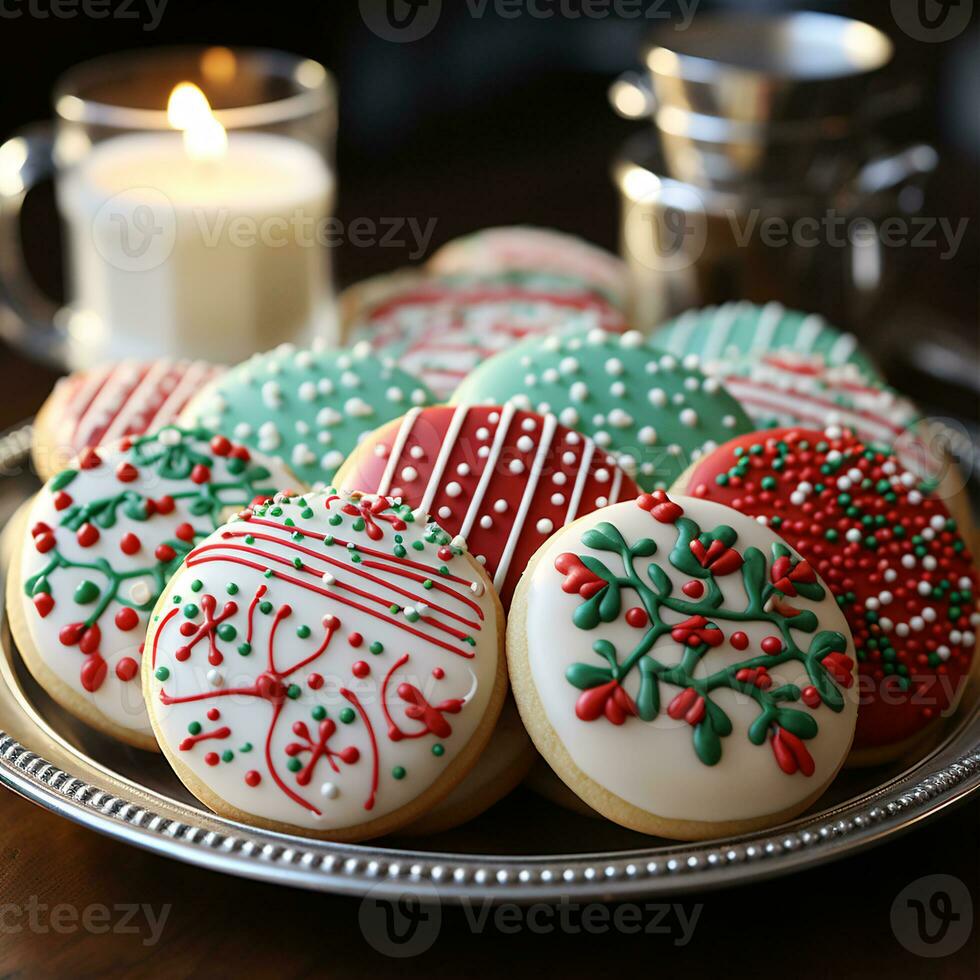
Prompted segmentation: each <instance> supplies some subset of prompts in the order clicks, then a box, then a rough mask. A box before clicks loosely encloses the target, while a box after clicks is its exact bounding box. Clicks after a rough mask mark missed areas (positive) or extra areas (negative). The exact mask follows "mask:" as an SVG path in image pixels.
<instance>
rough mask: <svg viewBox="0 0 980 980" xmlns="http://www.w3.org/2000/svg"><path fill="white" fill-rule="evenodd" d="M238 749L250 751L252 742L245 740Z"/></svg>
mask: <svg viewBox="0 0 980 980" xmlns="http://www.w3.org/2000/svg"><path fill="white" fill-rule="evenodd" d="M238 751H239V752H251V751H252V743H251V742H246V743H245V744H244V745H243V746H242V747H241V748H240V749H239V750H238Z"/></svg>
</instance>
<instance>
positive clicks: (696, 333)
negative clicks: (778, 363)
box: [653, 303, 882, 380]
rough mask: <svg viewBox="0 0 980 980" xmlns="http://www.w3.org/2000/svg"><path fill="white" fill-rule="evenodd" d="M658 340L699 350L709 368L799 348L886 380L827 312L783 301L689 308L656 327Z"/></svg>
mask: <svg viewBox="0 0 980 980" xmlns="http://www.w3.org/2000/svg"><path fill="white" fill-rule="evenodd" d="M653 342H654V343H655V344H656V345H657V346H658V347H659V348H660V349H661V350H664V351H667V353H669V354H676V355H677V356H678V357H683V356H684V355H685V354H697V355H698V356H699V357H700V358H701V360H702V361H703V362H704V364H705V366H706V367H709V368H710V367H712V366H714V365H716V364H717V363H718V362H728V363H731V362H734V361H739V360H741V359H742V358H744V357H745V355H747V354H756V353H759V352H766V353H768V352H771V351H794V352H795V353H797V354H808V355H809V354H818V355H820V356H821V357H822V358H823V361H824V363H825V364H826V365H827V366H829V367H836V366H837V365H840V364H855V365H857V366H858V367H859V368H860V369H861V370H862V371H863V372H864V373H865V374H867V375H868V376H869V377H871V378H875V379H877V380H882V379H881V376H880V374H879V372H878V369H877V368H876V367H875V365H874V363H873V362H872V361H871V359H870V358H869V357H868V356H867V355H866V354H865V353H864V352H863V351H862V350H861V349H860V347H859V346H858V342H857V338H856V337H855V336H854V335H853V334H850V333H843V332H842V331H840V330H838V329H837V328H836V327H832V326H831V325H830V324H829V323H827V321H826V320H824V318H823V317H822V316H818V315H817V314H815V313H800V312H798V311H796V310H787V309H786V308H785V307H784V306H782V305H781V304H779V303H766V305H765V306H756V305H754V304H753V303H724V304H722V305H721V306H706V307H704V308H703V309H700V310H688V311H687V312H686V313H682V314H681V315H680V316H679V317H676V318H675V319H673V320H668V321H667V323H665V324H664V325H663V326H661V327H659V328H658V329H657V330H655V331H654V334H653Z"/></svg>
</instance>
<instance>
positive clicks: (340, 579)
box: [143, 490, 506, 840]
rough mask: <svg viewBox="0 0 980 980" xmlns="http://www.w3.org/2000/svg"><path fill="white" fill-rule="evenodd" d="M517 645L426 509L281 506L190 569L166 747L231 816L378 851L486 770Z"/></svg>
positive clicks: (177, 620) (309, 500)
mask: <svg viewBox="0 0 980 980" xmlns="http://www.w3.org/2000/svg"><path fill="white" fill-rule="evenodd" d="M502 631H503V614H502V612H501V610H500V603H499V601H498V599H497V597H496V595H495V593H494V591H493V589H492V587H491V585H490V582H489V580H488V579H487V578H486V577H485V575H484V573H483V571H482V570H481V569H480V566H479V565H478V564H477V563H476V562H474V561H473V560H472V559H471V558H470V557H469V556H468V555H467V553H466V552H465V550H464V549H463V548H461V547H460V546H458V545H457V544H454V543H453V542H452V540H451V538H450V535H449V534H447V533H446V532H444V531H443V530H441V529H440V528H439V527H437V526H436V525H434V524H426V523H424V522H419V521H416V520H415V519H414V517H413V514H412V512H411V510H410V509H409V508H408V507H405V506H397V505H393V504H392V502H391V501H389V500H387V499H385V498H380V497H367V496H360V495H350V494H345V493H337V492H335V491H333V490H327V491H322V492H317V493H311V494H308V495H306V496H302V497H291V498H290V497H285V496H282V495H280V496H277V497H276V498H275V500H274V502H273V503H271V504H268V505H265V506H259V507H254V508H252V509H251V510H249V511H245V512H244V513H242V514H240V515H239V516H238V517H237V518H236V519H235V520H233V521H231V522H230V523H229V524H226V525H225V526H223V527H221V528H219V529H218V530H217V531H216V532H215V533H214V534H213V535H211V537H209V538H208V539H206V540H205V541H203V542H201V543H200V544H198V545H197V547H196V548H195V549H194V550H193V551H192V552H191V553H190V554H189V555H188V556H187V559H186V560H185V562H184V565H183V567H182V568H181V569H180V571H179V572H178V573H177V574H176V575H175V576H174V577H173V578H172V579H171V581H170V584H169V585H168V587H167V590H166V592H165V594H164V595H163V596H162V598H161V600H160V602H159V604H158V606H157V608H156V610H155V612H154V616H153V622H152V624H151V627H150V630H149V633H148V635H147V657H146V658H145V662H144V666H143V689H144V694H145V696H146V702H147V705H148V707H149V710H150V717H151V720H152V722H153V728H154V731H155V732H156V735H157V738H158V740H159V742H160V747H161V748H162V750H163V752H164V753H165V754H166V756H167V758H168V760H169V761H170V763H171V764H172V765H173V767H174V770H175V771H176V773H177V775H178V776H179V777H180V778H181V780H182V781H183V782H184V783H185V785H186V786H187V787H188V788H189V789H190V790H191V792H192V793H194V794H195V796H197V797H198V798H199V799H201V800H202V801H203V802H205V803H206V804H208V805H209V806H210V807H212V808H213V809H214V810H215V811H216V812H218V813H221V814H223V815H225V816H229V817H233V818H235V819H239V820H243V821H247V822H249V823H255V824H259V825H261V826H265V827H271V828H273V829H277V830H284V831H293V832H295V831H299V832H302V833H312V834H314V835H317V836H323V837H329V838H332V839H337V840H360V839H363V838H367V837H374V836H378V835H380V834H383V833H387V832H388V831H393V830H396V829H398V828H399V827H400V826H402V825H404V824H406V823H409V822H411V821H412V820H414V819H416V818H418V817H419V816H421V815H422V814H423V813H425V812H426V811H427V810H428V809H430V808H431V807H432V806H433V805H435V804H436V803H438V801H439V800H440V799H441V798H442V797H443V796H445V795H446V794H447V793H448V792H450V790H451V789H452V788H453V787H454V786H455V785H456V784H457V783H458V782H459V780H460V779H461V778H462V777H463V776H464V775H465V774H466V773H467V771H469V769H470V768H471V767H472V765H473V764H474V762H475V761H476V758H477V756H478V755H479V754H480V752H481V750H482V749H483V747H484V745H485V744H486V741H487V739H488V738H489V737H490V733H491V731H492V729H493V726H494V723H495V722H496V720H497V716H498V714H499V712H500V708H501V704H502V702H503V698H504V694H505V690H506V672H505V670H504V660H503V653H502V640H503V633H502Z"/></svg>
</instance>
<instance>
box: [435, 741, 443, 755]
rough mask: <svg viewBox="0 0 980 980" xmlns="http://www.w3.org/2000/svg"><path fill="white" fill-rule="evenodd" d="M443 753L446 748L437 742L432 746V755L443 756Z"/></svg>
mask: <svg viewBox="0 0 980 980" xmlns="http://www.w3.org/2000/svg"><path fill="white" fill-rule="evenodd" d="M445 752H446V747H445V746H444V745H440V744H439V743H438V742H436V744H435V745H433V746H432V754H433V755H444V754H445Z"/></svg>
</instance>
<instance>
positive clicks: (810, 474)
mask: <svg viewBox="0 0 980 980" xmlns="http://www.w3.org/2000/svg"><path fill="white" fill-rule="evenodd" d="M686 487H687V492H689V493H692V494H694V495H695V496H697V497H699V498H703V499H706V500H716V501H720V502H722V503H725V504H729V505H731V506H732V507H734V508H736V509H737V510H740V511H742V512H743V513H745V514H749V515H751V516H752V517H754V518H757V519H758V520H760V521H763V522H766V523H768V524H769V525H770V526H771V527H772V528H773V530H775V531H778V532H779V534H781V535H782V536H783V537H784V538H785V539H786V540H787V541H788V542H789V543H790V544H792V545H793V547H795V548H797V549H798V550H799V551H800V553H801V554H803V555H804V556H805V557H806V558H807V559H808V560H809V561H810V562H811V564H812V565H813V567H814V568H815V569H817V571H818V572H819V573H820V574H821V575H822V576H823V577H824V578H825V579H826V581H827V583H828V585H829V586H830V588H831V590H832V591H833V592H834V594H835V595H836V596H837V599H838V602H839V603H840V605H841V609H842V610H843V611H844V614H845V615H846V616H847V621H848V623H849V624H850V627H851V631H852V633H853V636H854V644H855V647H856V649H857V658H858V662H859V666H860V675H861V695H862V700H861V712H860V715H859V718H858V728H857V736H856V738H855V742H854V746H855V756H854V760H852V761H857V762H858V763H861V762H877V761H884V760H885V759H888V758H891V757H893V756H895V755H899V754H901V753H902V752H903V751H904V750H905V749H906V748H907V747H909V746H910V745H912V744H914V743H915V742H916V741H917V740H918V739H920V738H922V737H923V736H924V735H925V733H926V732H927V730H929V729H930V728H931V727H932V725H933V723H935V722H936V721H937V720H938V719H940V718H941V717H943V716H945V715H947V714H949V713H950V712H951V711H952V710H953V709H954V708H955V706H956V704H957V702H958V701H959V698H960V695H961V694H962V691H963V687H964V685H965V683H966V679H967V677H968V675H969V672H970V664H971V661H972V660H973V656H974V652H975V649H976V628H977V623H978V622H980V617H978V615H977V611H976V596H977V578H976V571H975V569H974V567H973V563H972V559H971V557H970V554H969V552H968V550H967V548H966V545H965V543H964V541H963V539H962V538H961V536H960V535H959V533H958V530H957V526H956V522H955V521H954V520H953V519H952V518H951V517H950V516H949V513H948V511H947V510H946V508H945V507H944V505H943V504H942V502H941V501H940V500H939V499H937V498H936V497H935V496H932V495H931V494H930V493H929V492H928V490H927V489H924V488H923V486H922V485H920V482H919V480H918V479H917V478H916V477H915V476H914V475H913V474H911V473H909V472H908V471H906V470H904V469H903V468H902V466H901V464H900V463H899V461H898V460H897V459H896V458H895V456H894V455H892V454H890V453H888V452H886V451H885V450H882V449H880V448H877V447H874V448H868V447H866V446H865V445H864V443H862V442H861V441H860V440H859V439H858V438H857V437H855V436H854V435H852V434H851V433H850V432H848V431H847V430H842V429H841V428H839V427H831V428H828V429H827V430H826V432H820V431H816V430H806V429H781V430H776V431H774V432H772V433H765V434H762V433H759V434H756V435H753V436H746V437H742V438H740V439H737V440H733V441H732V442H730V443H727V444H726V445H724V446H722V447H720V448H719V449H717V450H716V451H715V452H714V453H712V454H711V455H710V456H708V457H706V458H705V459H703V460H702V461H701V462H700V463H699V464H698V465H697V466H696V467H694V468H693V470H692V472H691V473H690V474H689V476H688V477H687V480H686Z"/></svg>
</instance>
